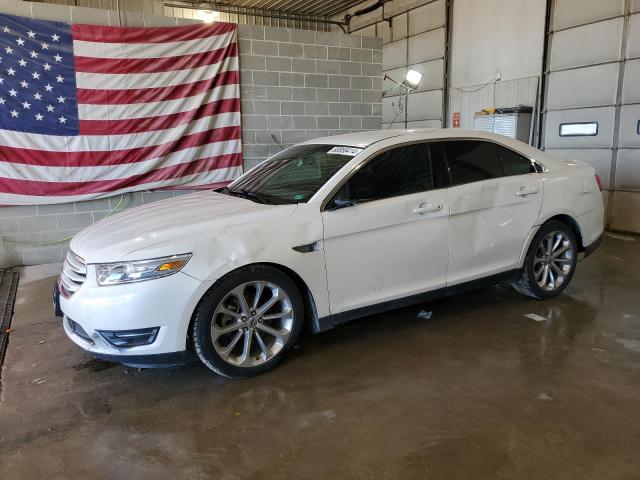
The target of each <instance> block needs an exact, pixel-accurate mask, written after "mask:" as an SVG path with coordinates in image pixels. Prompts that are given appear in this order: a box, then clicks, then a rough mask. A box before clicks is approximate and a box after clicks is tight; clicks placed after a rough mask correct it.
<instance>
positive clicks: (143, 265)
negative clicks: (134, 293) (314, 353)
mask: <svg viewBox="0 0 640 480" xmlns="http://www.w3.org/2000/svg"><path fill="white" fill-rule="evenodd" d="M190 258H191V254H190V253H186V254H182V255H172V256H171V257H162V258H152V259H150V260H135V261H133V262H115V263H99V264H97V265H96V269H97V280H98V285H118V284H120V283H131V282H142V281H144V280H152V279H154V278H160V277H166V276H168V275H173V274H174V273H176V272H179V271H180V270H181V269H182V267H184V266H185V265H186V264H187V262H188V261H189V259H190Z"/></svg>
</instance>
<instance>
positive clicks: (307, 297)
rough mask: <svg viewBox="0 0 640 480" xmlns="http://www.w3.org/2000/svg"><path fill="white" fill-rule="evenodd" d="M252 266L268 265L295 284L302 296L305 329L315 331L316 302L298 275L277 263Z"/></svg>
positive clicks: (316, 322)
mask: <svg viewBox="0 0 640 480" xmlns="http://www.w3.org/2000/svg"><path fill="white" fill-rule="evenodd" d="M253 265H268V266H269V267H273V268H275V269H277V270H280V271H281V272H282V273H284V274H285V275H287V276H289V277H290V278H291V280H293V282H294V283H295V284H296V286H297V287H298V289H299V290H300V295H302V301H303V302H304V324H305V326H306V327H308V328H310V329H311V330H313V331H317V329H318V327H317V324H318V310H317V308H316V302H315V300H314V299H313V293H311V289H310V288H309V287H308V286H307V283H306V282H305V281H304V280H303V279H302V277H301V276H300V275H298V274H297V273H296V272H294V271H293V270H291V269H290V268H288V267H285V266H284V265H280V264H278V263H257V264H253Z"/></svg>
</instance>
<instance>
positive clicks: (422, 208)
mask: <svg viewBox="0 0 640 480" xmlns="http://www.w3.org/2000/svg"><path fill="white" fill-rule="evenodd" d="M443 208H444V206H443V205H442V204H441V203H439V204H438V205H433V204H432V203H421V204H420V205H418V207H417V208H414V209H413V213H415V214H417V215H424V214H425V213H433V212H439V211H440V210H442V209H443Z"/></svg>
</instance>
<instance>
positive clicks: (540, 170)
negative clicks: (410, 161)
mask: <svg viewBox="0 0 640 480" xmlns="http://www.w3.org/2000/svg"><path fill="white" fill-rule="evenodd" d="M391 138H396V137H391ZM462 140H474V141H477V142H488V143H493V144H495V145H498V146H500V147H503V148H506V149H507V150H510V151H512V152H514V153H517V154H518V155H520V156H522V157H524V158H526V159H527V160H529V161H530V162H531V165H532V166H533V168H534V169H535V170H536V171H535V172H531V173H528V174H525V175H533V174H536V175H538V174H540V173H546V172H548V171H549V170H548V169H547V168H546V167H545V166H544V165H543V164H542V163H540V162H539V161H538V160H536V159H534V158H532V157H530V156H529V155H526V154H524V153H522V152H519V151H518V150H514V149H513V148H511V147H510V146H508V145H505V144H504V143H502V142H500V141H498V140H494V139H492V138H479V137H455V138H450V137H442V138H428V139H420V140H418V139H412V140H407V141H405V142H402V143H396V144H395V145H389V146H387V147H384V148H382V149H380V150H377V151H375V152H372V153H370V154H369V155H368V156H367V157H365V158H364V159H363V160H362V161H361V162H360V163H358V164H357V165H354V166H353V167H352V168H351V170H350V171H349V172H348V173H347V174H346V175H345V176H344V177H343V178H342V180H340V182H339V183H338V184H337V185H336V186H335V187H334V188H333V189H332V190H331V192H329V194H328V195H327V196H326V197H325V198H324V200H323V201H322V203H321V204H320V211H321V212H326V211H328V210H327V205H328V204H329V202H330V201H331V200H332V199H333V197H334V195H335V194H336V193H338V191H339V190H340V189H341V188H342V187H343V186H344V184H345V183H347V182H348V181H349V179H350V178H351V177H352V176H353V175H355V174H356V173H357V172H358V171H359V170H360V169H361V168H362V167H363V166H364V165H366V164H367V163H369V162H370V161H371V160H372V159H374V158H375V157H377V156H378V155H379V154H382V153H384V152H387V151H389V150H392V149H394V148H398V147H404V146H406V145H414V144H416V143H431V142H447V141H449V142H457V141H462ZM372 145H374V144H372ZM370 146H371V145H370ZM514 176H518V175H505V177H514ZM505 177H496V178H505ZM450 180H451V178H450ZM487 180H493V179H487ZM479 181H481V180H479ZM469 183H475V182H469ZM459 185H468V184H459ZM455 186H458V185H454V184H453V183H450V184H449V186H447V187H443V188H434V189H431V190H425V191H426V192H433V191H436V190H443V189H444V188H452V187H455ZM411 195H414V194H411ZM399 196H402V195H399ZM389 198H396V197H389ZM380 200H386V199H380ZM373 201H378V200H373ZM367 203H370V202H367Z"/></svg>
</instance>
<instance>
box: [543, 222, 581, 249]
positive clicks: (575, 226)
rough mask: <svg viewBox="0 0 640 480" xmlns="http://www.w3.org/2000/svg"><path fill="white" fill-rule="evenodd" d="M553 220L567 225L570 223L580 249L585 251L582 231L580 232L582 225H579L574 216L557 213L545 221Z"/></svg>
mask: <svg viewBox="0 0 640 480" xmlns="http://www.w3.org/2000/svg"><path fill="white" fill-rule="evenodd" d="M551 220H555V221H557V222H562V223H564V224H565V225H568V226H569V227H571V228H572V229H573V233H574V234H575V236H576V241H577V242H578V251H579V252H584V245H583V244H582V232H580V225H578V222H576V221H575V219H574V218H573V217H571V216H569V215H556V216H554V217H551V218H548V219H547V221H546V222H545V223H547V222H550V221H551Z"/></svg>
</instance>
